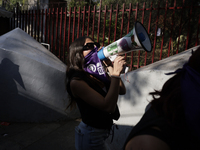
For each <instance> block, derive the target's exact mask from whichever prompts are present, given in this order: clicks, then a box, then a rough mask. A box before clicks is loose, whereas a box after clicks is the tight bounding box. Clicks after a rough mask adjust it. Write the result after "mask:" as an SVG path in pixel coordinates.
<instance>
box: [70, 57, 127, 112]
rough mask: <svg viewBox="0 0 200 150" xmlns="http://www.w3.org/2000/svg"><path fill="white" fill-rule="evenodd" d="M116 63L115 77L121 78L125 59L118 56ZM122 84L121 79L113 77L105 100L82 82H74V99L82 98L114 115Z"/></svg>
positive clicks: (72, 84) (72, 86) (72, 87)
mask: <svg viewBox="0 0 200 150" xmlns="http://www.w3.org/2000/svg"><path fill="white" fill-rule="evenodd" d="M114 63H115V64H114V66H113V68H114V69H113V75H114V76H119V75H120V72H121V70H122V69H123V63H124V60H123V57H122V56H118V58H116V61H115V62H114ZM120 82H121V79H120V78H116V77H111V84H110V88H109V90H108V93H107V95H106V96H105V98H104V97H103V96H102V95H101V94H99V93H98V92H96V91H95V90H94V89H92V88H91V87H90V86H89V85H88V84H87V83H86V82H84V81H82V80H75V79H74V80H72V81H71V83H70V87H71V91H72V94H73V96H74V97H77V98H81V99H82V100H84V101H85V102H87V103H88V104H90V105H92V106H94V107H95V108H98V109H100V110H103V111H106V112H109V113H113V112H114V111H115V108H116V104H117V100H118V95H119V89H120Z"/></svg>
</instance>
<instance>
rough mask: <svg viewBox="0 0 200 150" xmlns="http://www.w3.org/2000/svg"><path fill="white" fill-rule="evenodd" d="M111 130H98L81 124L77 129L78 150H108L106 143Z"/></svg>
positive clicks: (76, 141)
mask: <svg viewBox="0 0 200 150" xmlns="http://www.w3.org/2000/svg"><path fill="white" fill-rule="evenodd" d="M108 136H109V130H106V129H97V128H94V127H91V126H88V125H86V124H85V123H83V122H81V123H80V124H79V125H78V126H77V127H76V128H75V148H76V150H108V147H107V145H106V143H105V140H106V138H108Z"/></svg>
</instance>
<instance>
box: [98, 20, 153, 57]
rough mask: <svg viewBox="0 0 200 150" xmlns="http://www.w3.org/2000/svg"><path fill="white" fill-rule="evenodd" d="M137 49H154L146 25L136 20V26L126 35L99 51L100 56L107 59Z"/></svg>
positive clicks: (148, 50)
mask: <svg viewBox="0 0 200 150" xmlns="http://www.w3.org/2000/svg"><path fill="white" fill-rule="evenodd" d="M136 50H145V51H147V52H151V51H152V45H151V41H150V38H149V35H148V33H147V31H146V29H145V28H144V26H143V25H142V24H141V23H140V22H138V21H136V22H135V26H134V28H133V29H132V30H131V31H130V32H129V33H128V34H127V35H126V36H124V37H122V38H121V39H119V40H117V41H115V42H113V43H111V44H109V45H108V46H106V47H103V48H102V49H101V50H100V51H99V52H98V57H99V59H101V60H105V59H106V58H108V57H110V56H113V55H116V54H118V55H120V54H125V53H128V52H131V51H136Z"/></svg>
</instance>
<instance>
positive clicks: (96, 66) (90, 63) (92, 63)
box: [84, 47, 109, 83]
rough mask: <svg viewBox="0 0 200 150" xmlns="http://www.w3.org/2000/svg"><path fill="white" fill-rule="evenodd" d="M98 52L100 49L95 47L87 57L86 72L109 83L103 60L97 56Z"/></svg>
mask: <svg viewBox="0 0 200 150" xmlns="http://www.w3.org/2000/svg"><path fill="white" fill-rule="evenodd" d="M97 50H98V47H95V48H94V49H93V50H92V51H91V52H90V53H89V54H87V55H86V56H85V63H84V70H85V71H86V72H88V73H89V74H91V75H93V76H94V77H96V78H97V79H99V80H101V81H102V82H104V83H108V82H109V80H108V78H107V77H106V73H105V71H104V68H103V66H102V63H101V60H100V59H99V57H98V56H97Z"/></svg>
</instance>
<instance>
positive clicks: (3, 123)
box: [0, 122, 10, 126]
mask: <svg viewBox="0 0 200 150" xmlns="http://www.w3.org/2000/svg"><path fill="white" fill-rule="evenodd" d="M9 124H10V123H8V122H1V123H0V125H2V126H8V125H9Z"/></svg>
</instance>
